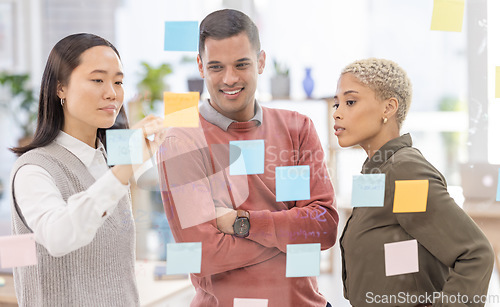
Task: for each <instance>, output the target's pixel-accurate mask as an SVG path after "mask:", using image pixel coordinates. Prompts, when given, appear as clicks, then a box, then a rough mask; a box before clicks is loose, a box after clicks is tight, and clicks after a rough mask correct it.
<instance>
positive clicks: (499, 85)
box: [495, 66, 500, 98]
mask: <svg viewBox="0 0 500 307" xmlns="http://www.w3.org/2000/svg"><path fill="white" fill-rule="evenodd" d="M495 98H500V66H497V67H496V73H495Z"/></svg>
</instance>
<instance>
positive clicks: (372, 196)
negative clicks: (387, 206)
mask: <svg viewBox="0 0 500 307" xmlns="http://www.w3.org/2000/svg"><path fill="white" fill-rule="evenodd" d="M384 195H385V174H363V175H355V176H353V177H352V197H351V205H352V206H353V207H383V206H384Z"/></svg>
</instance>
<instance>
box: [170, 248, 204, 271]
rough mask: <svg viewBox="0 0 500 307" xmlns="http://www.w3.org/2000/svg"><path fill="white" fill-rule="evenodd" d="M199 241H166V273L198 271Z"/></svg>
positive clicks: (199, 269) (199, 268)
mask: <svg viewBox="0 0 500 307" xmlns="http://www.w3.org/2000/svg"><path fill="white" fill-rule="evenodd" d="M200 271H201V242H186V243H168V244H167V275H175V274H189V273H200Z"/></svg>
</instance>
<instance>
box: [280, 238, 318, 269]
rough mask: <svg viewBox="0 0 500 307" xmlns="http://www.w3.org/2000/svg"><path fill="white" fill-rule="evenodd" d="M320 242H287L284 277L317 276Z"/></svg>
mask: <svg viewBox="0 0 500 307" xmlns="http://www.w3.org/2000/svg"><path fill="white" fill-rule="evenodd" d="M320 260H321V244H319V243H310V244H287V246H286V277H306V276H319V268H320V267H319V265H320Z"/></svg>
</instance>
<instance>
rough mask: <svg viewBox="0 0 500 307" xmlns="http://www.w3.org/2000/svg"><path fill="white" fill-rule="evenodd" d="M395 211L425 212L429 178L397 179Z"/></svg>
mask: <svg viewBox="0 0 500 307" xmlns="http://www.w3.org/2000/svg"><path fill="white" fill-rule="evenodd" d="M395 184H396V187H395V191H394V207H393V212H394V213H405V212H425V210H426V209H427V194H428V192H429V180H396V182H395Z"/></svg>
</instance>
